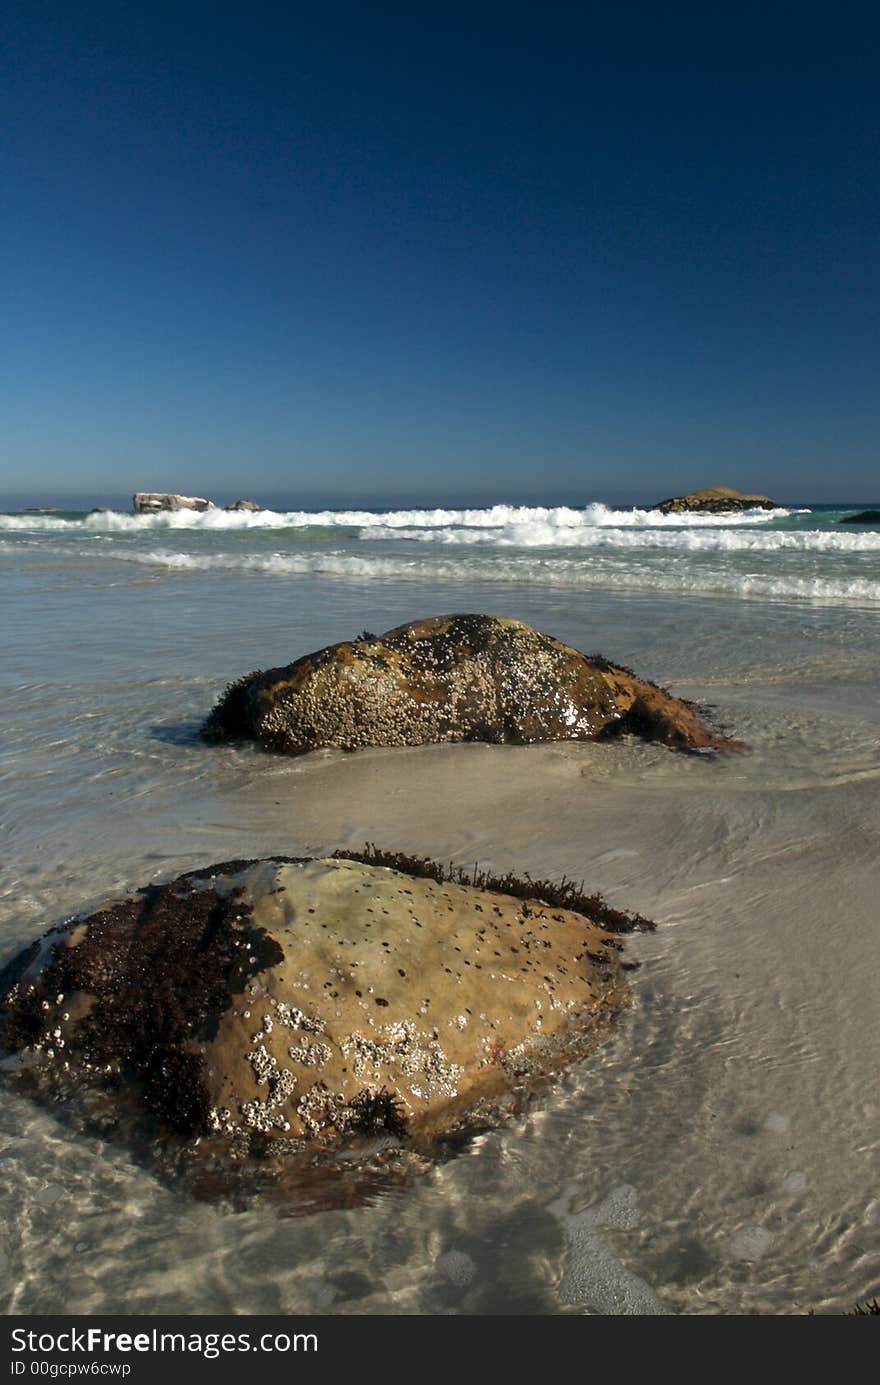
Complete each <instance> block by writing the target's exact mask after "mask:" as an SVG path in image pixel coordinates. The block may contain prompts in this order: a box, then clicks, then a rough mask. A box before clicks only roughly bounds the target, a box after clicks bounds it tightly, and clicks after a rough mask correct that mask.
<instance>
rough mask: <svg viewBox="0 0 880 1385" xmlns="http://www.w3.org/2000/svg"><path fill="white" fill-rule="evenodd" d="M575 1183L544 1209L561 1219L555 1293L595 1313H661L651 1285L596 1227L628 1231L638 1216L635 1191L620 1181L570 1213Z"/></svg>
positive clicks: (575, 1188) (661, 1306)
mask: <svg viewBox="0 0 880 1385" xmlns="http://www.w3.org/2000/svg"><path fill="white" fill-rule="evenodd" d="M577 1193H578V1189H577V1186H576V1185H575V1184H570V1185H569V1186H568V1187H567V1188H564V1189H563V1191H562V1192H561V1193H560V1195H559V1197H558V1198H556V1199H554V1201H553V1202H551V1203H550V1204H549V1205H548V1207H547V1211H548V1212H549V1213H550V1214H551V1216H553V1217H555V1218H556V1220H557V1221H559V1222H560V1223H561V1224H562V1228H563V1230H564V1232H565V1239H566V1242H567V1244H568V1254H567V1256H566V1262H565V1269H564V1271H563V1275H562V1279H561V1280H560V1283H559V1297H560V1298H561V1299H562V1300H563V1302H565V1303H581V1304H584V1305H585V1306H586V1307H589V1308H592V1309H593V1310H594V1311H595V1312H597V1313H606V1314H616V1315H652V1316H654V1315H662V1314H665V1313H667V1312H668V1310H667V1309H666V1308H665V1307H664V1305H663V1304H662V1303H661V1301H660V1299H658V1298H657V1295H656V1294H655V1293H654V1291H653V1289H652V1288H651V1286H650V1285H649V1284H648V1283H647V1282H646V1281H645V1280H644V1279H642V1278H640V1276H639V1275H637V1274H633V1272H632V1271H631V1270H629V1269H627V1267H626V1266H625V1265H624V1264H622V1263H621V1261H620V1260H618V1259H617V1257H616V1256H615V1255H613V1254H612V1253H611V1251H610V1250H609V1249H608V1247H607V1246H606V1244H605V1242H604V1241H603V1239H602V1237H601V1236H600V1235H599V1231H600V1229H601V1228H602V1227H610V1228H614V1229H617V1230H631V1229H632V1228H633V1227H636V1226H638V1224H639V1220H640V1214H639V1205H638V1194H637V1193H636V1190H635V1188H634V1187H632V1185H631V1184H629V1183H621V1184H620V1186H619V1187H617V1188H614V1189H613V1190H612V1192H610V1193H609V1194H608V1196H607V1197H606V1198H604V1199H603V1200H602V1201H601V1202H599V1203H595V1204H593V1206H592V1207H588V1208H587V1209H586V1210H585V1211H583V1212H576V1213H575V1212H572V1210H571V1205H572V1203H573V1201H574V1199H575V1197H576V1196H577Z"/></svg>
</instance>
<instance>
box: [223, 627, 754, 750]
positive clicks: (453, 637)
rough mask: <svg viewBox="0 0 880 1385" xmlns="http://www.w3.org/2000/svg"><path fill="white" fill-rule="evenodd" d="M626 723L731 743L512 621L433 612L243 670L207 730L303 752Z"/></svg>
mask: <svg viewBox="0 0 880 1385" xmlns="http://www.w3.org/2000/svg"><path fill="white" fill-rule="evenodd" d="M624 731H631V732H633V733H635V734H636V735H639V736H642V737H644V738H645V739H647V740H658V741H662V742H664V743H665V744H666V745H670V746H673V747H676V748H678V749H693V748H702V747H712V748H719V749H720V748H730V747H731V746H733V745H734V744H735V743H734V742H732V741H730V740H729V739H728V738H727V737H725V736H722V735H720V734H718V733H717V732H715V731H713V730H711V728H710V727H708V726H707V725H706V724H705V722H703V721H702V720H701V719H700V717H699V716H698V715H697V713H696V712H695V711H694V709H693V707H691V706H690V705H689V704H688V703H686V702H682V701H680V700H679V699H678V698H675V697H672V696H670V694H669V693H667V692H664V691H663V689H662V688H658V687H656V686H655V685H654V684H653V683H648V682H646V681H645V680H644V679H641V678H637V677H636V675H635V674H634V673H631V672H630V671H629V670H628V669H624V668H619V667H617V666H616V665H615V664H611V663H609V662H608V660H607V659H604V658H602V656H601V655H593V656H587V655H585V654H580V653H579V652H578V651H577V650H576V649H572V648H571V647H570V646H569V645H565V644H561V643H560V642H559V640H555V639H553V638H551V636H549V635H542V634H540V633H539V632H538V631H537V630H533V629H532V628H531V626H529V625H524V624H522V622H520V621H516V620H506V619H504V618H502V617H499V616H483V615H457V616H434V617H431V618H429V619H427V620H420V621H414V622H413V623H412V624H411V625H401V626H399V627H398V628H397V629H395V630H390V631H388V633H387V634H385V635H382V636H380V637H377V636H375V635H369V634H367V633H365V634H363V635H362V636H361V637H360V638H359V639H357V640H353V641H351V642H348V643H344V644H336V645H330V646H329V647H328V648H327V649H321V650H319V651H318V652H317V653H314V654H307V655H305V656H304V657H303V658H301V659H297V660H296V662H295V663H292V664H288V665H287V666H286V667H283V668H273V669H269V670H268V671H267V672H262V673H259V672H258V673H251V674H248V675H247V676H246V677H244V678H242V679H241V680H240V681H239V682H237V683H234V684H233V685H232V686H231V687H230V688H229V689H227V691H226V693H225V695H224V696H223V697H222V698H221V700H220V702H219V703H218V704H217V706H216V707H215V708H214V710H213V711H212V712H211V714H210V716H209V717H208V719H207V721H206V722H205V725H204V727H203V735H204V736H205V737H206V738H207V739H208V740H211V741H226V740H236V739H250V740H255V741H257V742H258V743H259V744H260V745H261V746H263V747H265V748H266V749H267V750H275V751H281V752H282V753H284V754H287V755H300V754H303V753H304V752H305V751H309V750H315V749H317V748H319V747H321V746H341V747H343V748H344V749H348V750H351V749H354V748H355V747H357V746H365V745H423V744H426V743H428V742H433V741H491V742H494V743H496V744H510V743H516V744H529V743H532V742H535V741H555V740H595V739H597V738H600V737H608V736H612V735H616V734H618V733H620V732H624Z"/></svg>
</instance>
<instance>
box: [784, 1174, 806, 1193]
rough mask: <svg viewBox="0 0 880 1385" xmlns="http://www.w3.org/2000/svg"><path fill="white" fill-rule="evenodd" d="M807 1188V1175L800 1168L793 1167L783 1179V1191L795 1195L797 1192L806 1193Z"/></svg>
mask: <svg viewBox="0 0 880 1385" xmlns="http://www.w3.org/2000/svg"><path fill="white" fill-rule="evenodd" d="M806 1190H807V1175H806V1174H805V1173H802V1172H801V1170H800V1169H792V1171H791V1172H790V1173H787V1174H786V1175H785V1177H784V1178H783V1180H782V1191H783V1192H784V1193H787V1194H789V1196H794V1195H795V1194H796V1193H804V1192H806Z"/></svg>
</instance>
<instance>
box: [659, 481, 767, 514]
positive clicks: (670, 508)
mask: <svg viewBox="0 0 880 1385" xmlns="http://www.w3.org/2000/svg"><path fill="white" fill-rule="evenodd" d="M776 508H777V505H776V501H775V500H771V499H770V497H769V495H743V493H742V491H736V490H731V488H730V487H729V486H707V487H706V488H705V489H704V490H700V491H691V492H690V494H689V495H674V496H672V497H671V498H670V499H669V500H659V501H658V502H657V504H656V505H654V506H653V509H655V510H659V511H660V513H661V514H664V515H678V514H710V515H717V514H726V513H727V512H728V511H734V512H735V511H737V510H775V509H776Z"/></svg>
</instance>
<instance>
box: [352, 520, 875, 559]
mask: <svg viewBox="0 0 880 1385" xmlns="http://www.w3.org/2000/svg"><path fill="white" fill-rule="evenodd" d="M358 538H359V539H361V540H362V541H364V542H380V541H382V540H384V541H386V542H389V541H393V540H404V541H410V542H413V543H440V544H449V545H463V546H477V545H491V546H493V547H496V548H606V549H622V550H629V549H645V548H660V549H678V550H679V551H680V552H684V553H773V552H779V551H788V552H793V553H870V552H880V531H874V532H871V533H865V532H863V533H846V532H844V531H842V530H841V531H840V532H838V531H835V530H819V529H803V530H781V529H760V528H759V529H748V528H745V527H740V528H733V529H722V528H720V527H715V528H702V529H671V528H669V529H641V528H639V529H636V528H629V529H623V528H612V527H602V528H588V527H586V526H581V527H580V528H574V527H571V528H559V527H556V526H554V525H551V524H546V523H543V522H541V521H532V522H531V523H528V524H520V523H517V524H507V525H504V526H502V527H499V528H498V529H465V528H449V529H417V528H410V529H393V528H390V527H388V526H385V525H377V526H375V527H374V528H369V529H362V530H361V531H360V533H359V534H358Z"/></svg>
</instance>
